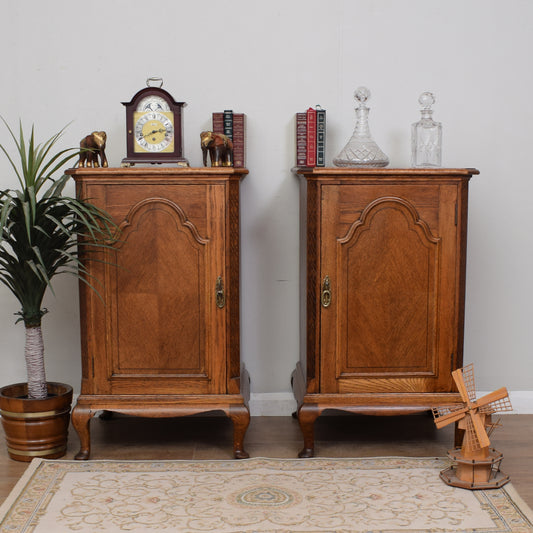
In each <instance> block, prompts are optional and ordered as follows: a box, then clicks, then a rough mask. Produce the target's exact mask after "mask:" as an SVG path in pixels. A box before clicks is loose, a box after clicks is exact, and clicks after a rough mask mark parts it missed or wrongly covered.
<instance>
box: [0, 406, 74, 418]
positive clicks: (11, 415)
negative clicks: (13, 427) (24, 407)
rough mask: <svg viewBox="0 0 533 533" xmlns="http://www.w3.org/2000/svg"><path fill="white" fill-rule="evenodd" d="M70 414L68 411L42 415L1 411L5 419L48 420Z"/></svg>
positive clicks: (61, 410) (47, 412)
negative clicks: (51, 417)
mask: <svg viewBox="0 0 533 533" xmlns="http://www.w3.org/2000/svg"><path fill="white" fill-rule="evenodd" d="M69 412H70V407H69V408H68V409H55V410H53V411H43V412H42V413H13V412H11V411H3V410H1V409H0V415H2V416H3V417H5V418H47V417H50V416H58V415H63V414H66V413H69Z"/></svg>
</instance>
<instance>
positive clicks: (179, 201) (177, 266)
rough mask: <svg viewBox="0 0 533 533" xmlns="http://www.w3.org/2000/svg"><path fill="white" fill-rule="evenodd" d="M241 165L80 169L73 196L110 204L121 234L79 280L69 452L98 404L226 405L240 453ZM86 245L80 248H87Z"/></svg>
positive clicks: (114, 407)
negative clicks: (77, 361)
mask: <svg viewBox="0 0 533 533" xmlns="http://www.w3.org/2000/svg"><path fill="white" fill-rule="evenodd" d="M247 173H248V171H247V170H246V169H243V168H238V169H234V168H230V167H228V168H222V167H219V168H168V167H151V166H150V167H136V168H94V169H93V168H77V169H71V170H68V171H67V174H70V175H71V176H72V177H73V178H74V180H75V181H76V194H77V196H78V197H80V198H90V199H91V202H92V203H94V204H95V205H97V206H98V207H101V208H102V209H105V210H106V211H107V212H108V213H109V214H110V215H111V217H112V218H113V220H114V221H115V223H116V224H117V226H118V228H119V240H118V241H117V243H115V244H114V245H113V246H112V247H110V248H109V249H107V250H105V251H103V252H97V253H95V254H94V255H91V258H92V260H90V261H89V262H88V265H89V266H88V269H89V281H90V283H91V284H92V285H93V286H94V287H95V288H96V290H97V291H98V292H95V291H94V290H92V289H91V288H90V287H88V286H87V285H86V284H85V283H82V282H80V318H81V357H82V382H81V393H80V396H79V397H78V400H77V403H76V406H75V407H74V410H73V412H72V423H73V426H74V428H75V430H76V431H77V433H78V436H79V438H80V451H79V453H78V454H77V455H76V459H88V458H89V455H90V446H91V445H90V421H91V418H92V417H93V416H94V415H95V413H96V412H97V411H104V412H110V413H113V412H117V413H123V414H128V415H135V416H140V417H176V416H185V415H192V414H196V413H203V412H208V411H215V410H217V411H223V412H224V413H225V414H226V415H227V416H228V417H230V418H231V420H232V422H233V453H234V456H235V458H239V459H240V458H246V457H248V454H247V453H246V451H245V450H244V445H243V442H244V436H245V433H246V429H247V428H248V424H249V422H250V412H249V409H248V399H249V395H250V394H249V381H250V380H249V376H248V373H247V372H246V369H245V368H244V366H243V365H242V364H241V360H240V348H239V187H240V181H241V179H242V178H243V177H244V176H245V175H246V174H247ZM81 253H82V254H84V253H85V251H84V250H83V246H81Z"/></svg>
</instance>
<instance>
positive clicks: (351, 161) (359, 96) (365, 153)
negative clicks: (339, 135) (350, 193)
mask: <svg viewBox="0 0 533 533" xmlns="http://www.w3.org/2000/svg"><path fill="white" fill-rule="evenodd" d="M354 97H355V100H356V102H358V104H359V105H358V107H356V108H355V116H356V123H355V130H354V132H353V135H352V137H351V138H350V140H349V141H348V144H347V145H346V146H345V147H344V148H343V149H342V150H341V151H340V152H339V154H338V155H337V157H335V158H334V159H333V164H334V165H335V166H337V167H386V166H387V165H388V164H389V158H388V157H387V156H386V155H385V154H384V153H383V152H382V151H381V150H380V148H379V146H378V145H377V144H376V143H375V141H374V140H373V139H372V135H371V134H370V128H369V126H368V113H369V111H370V109H369V108H368V107H367V106H366V105H365V102H366V101H367V100H368V99H369V98H370V91H369V90H368V89H367V88H366V87H359V88H358V89H357V90H356V91H355V94H354Z"/></svg>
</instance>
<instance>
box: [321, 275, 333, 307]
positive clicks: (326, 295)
mask: <svg viewBox="0 0 533 533" xmlns="http://www.w3.org/2000/svg"><path fill="white" fill-rule="evenodd" d="M320 301H321V303H322V307H326V308H327V307H329V306H330V305H331V283H330V281H329V276H326V277H325V278H324V281H323V282H322V295H321V297H320Z"/></svg>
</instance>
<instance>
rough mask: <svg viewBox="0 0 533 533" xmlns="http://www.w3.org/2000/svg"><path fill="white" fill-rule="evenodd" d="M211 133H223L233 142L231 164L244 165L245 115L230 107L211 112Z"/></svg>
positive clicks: (236, 166) (238, 166)
mask: <svg viewBox="0 0 533 533" xmlns="http://www.w3.org/2000/svg"><path fill="white" fill-rule="evenodd" d="M213 133H223V134H224V135H227V136H228V137H229V138H230V139H231V141H232V142H233V166H234V167H235V168H244V167H245V166H246V115H245V114H244V113H234V112H233V111H232V110H231V109H226V110H225V111H224V112H220V113H217V112H215V113H213Z"/></svg>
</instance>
